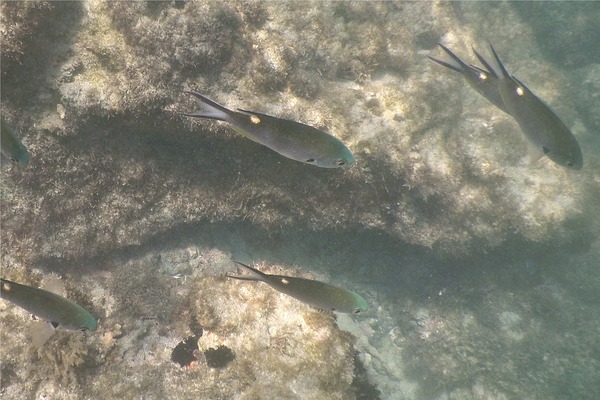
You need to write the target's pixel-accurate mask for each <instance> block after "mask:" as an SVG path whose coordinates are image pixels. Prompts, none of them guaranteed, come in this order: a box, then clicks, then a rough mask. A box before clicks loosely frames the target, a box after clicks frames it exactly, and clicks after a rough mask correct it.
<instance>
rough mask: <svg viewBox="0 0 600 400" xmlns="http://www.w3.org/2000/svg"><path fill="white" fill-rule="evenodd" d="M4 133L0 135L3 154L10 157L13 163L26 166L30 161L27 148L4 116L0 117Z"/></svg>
mask: <svg viewBox="0 0 600 400" xmlns="http://www.w3.org/2000/svg"><path fill="white" fill-rule="evenodd" d="M0 120H1V127H2V133H1V137H0V148H1V150H2V154H3V155H4V156H5V157H7V158H9V159H10V160H11V161H12V162H13V163H15V164H18V165H21V166H26V165H27V164H28V163H29V155H28V154H27V149H26V148H25V146H23V143H21V140H19V137H18V136H17V134H16V133H15V131H14V130H13V129H12V128H11V127H10V125H8V123H7V122H6V121H5V120H4V118H0Z"/></svg>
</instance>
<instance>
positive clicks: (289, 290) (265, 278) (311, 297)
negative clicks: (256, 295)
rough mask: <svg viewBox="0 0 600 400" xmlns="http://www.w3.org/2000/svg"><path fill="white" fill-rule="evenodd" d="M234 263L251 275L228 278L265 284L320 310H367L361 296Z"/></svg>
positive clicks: (309, 280) (330, 286)
mask: <svg viewBox="0 0 600 400" xmlns="http://www.w3.org/2000/svg"><path fill="white" fill-rule="evenodd" d="M236 263H237V264H239V265H241V266H243V267H244V268H246V269H248V270H249V271H250V272H251V273H252V275H249V276H239V275H228V276H229V277H230V278H235V279H241V280H249V281H261V282H265V283H267V284H268V285H270V286H271V287H272V288H274V289H276V290H278V291H280V292H281V293H285V294H287V295H288V296H292V297H293V298H295V299H297V300H300V301H302V302H304V303H307V304H309V305H311V306H313V307H316V308H319V309H322V310H330V311H338V312H343V313H359V312H361V311H365V310H366V309H367V302H366V301H365V299H363V298H362V296H360V295H358V294H356V293H354V292H351V291H349V290H346V289H344V288H341V287H338V286H333V285H330V284H327V283H324V282H319V281H315V280H312V279H305V278H297V277H292V276H283V275H269V274H265V273H264V272H260V271H259V270H257V269H254V268H252V267H250V266H248V265H245V264H242V263H239V262H237V261H236Z"/></svg>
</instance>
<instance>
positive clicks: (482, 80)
mask: <svg viewBox="0 0 600 400" xmlns="http://www.w3.org/2000/svg"><path fill="white" fill-rule="evenodd" d="M438 45H439V46H440V47H441V48H442V50H444V51H445V52H446V53H447V54H448V55H449V56H450V57H452V59H453V60H454V61H455V63H450V62H447V61H443V60H440V59H438V58H434V57H431V56H427V57H429V58H430V59H431V60H432V61H435V62H436V63H438V64H440V65H443V66H444V67H447V68H450V69H452V70H454V71H457V72H460V73H461V74H462V76H463V77H464V78H465V80H466V81H467V83H468V84H469V85H470V86H471V87H472V88H473V89H475V91H476V92H477V93H479V94H480V95H482V96H483V97H485V98H486V99H488V100H489V101H490V102H491V103H492V104H494V105H495V106H496V107H498V108H499V109H500V110H502V111H504V112H505V113H507V114H510V112H509V111H508V109H507V108H506V105H504V101H503V100H502V96H500V91H499V90H498V80H497V79H496V77H495V76H494V75H493V74H492V73H491V72H489V71H486V70H485V69H482V68H479V67H477V66H475V65H467V64H465V63H464V62H463V61H462V60H461V59H460V58H458V56H457V55H456V54H454V53H453V52H451V51H450V49H448V48H447V47H446V46H444V45H443V44H441V43H438Z"/></svg>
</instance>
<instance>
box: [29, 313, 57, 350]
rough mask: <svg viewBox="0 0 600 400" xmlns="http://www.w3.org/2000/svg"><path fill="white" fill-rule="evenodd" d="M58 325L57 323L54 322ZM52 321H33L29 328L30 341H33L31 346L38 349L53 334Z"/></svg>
mask: <svg viewBox="0 0 600 400" xmlns="http://www.w3.org/2000/svg"><path fill="white" fill-rule="evenodd" d="M56 326H58V324H56ZM55 330H56V329H55V326H54V323H51V322H45V321H40V320H37V321H34V322H32V324H31V327H30V328H29V333H30V335H31V342H32V343H33V347H35V348H36V349H39V348H40V347H42V346H43V345H44V344H45V343H46V342H47V341H48V340H49V339H50V338H51V337H52V335H54V331H55Z"/></svg>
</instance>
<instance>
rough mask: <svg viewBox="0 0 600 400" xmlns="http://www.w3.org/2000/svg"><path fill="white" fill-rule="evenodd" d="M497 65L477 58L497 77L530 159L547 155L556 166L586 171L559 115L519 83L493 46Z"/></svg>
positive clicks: (578, 151) (501, 92) (575, 143)
mask: <svg viewBox="0 0 600 400" xmlns="http://www.w3.org/2000/svg"><path fill="white" fill-rule="evenodd" d="M490 48H491V50H492V53H493V55H494V59H495V62H490V61H488V60H486V59H485V58H483V57H482V56H481V55H480V54H479V53H477V52H476V51H475V50H473V51H474V52H475V55H476V56H477V58H479V60H480V61H481V63H482V64H484V66H485V67H486V68H488V69H489V70H490V72H492V73H493V74H494V77H495V78H496V80H497V82H498V91H499V92H500V95H501V96H502V101H503V102H504V104H505V105H506V108H507V109H508V111H509V112H510V115H512V116H513V118H514V119H515V121H517V123H518V124H519V127H520V128H521V130H522V131H523V133H524V134H525V136H526V137H527V139H528V141H529V155H530V159H531V160H532V161H535V160H537V159H539V158H541V157H542V156H544V155H546V156H548V158H550V159H551V160H552V161H554V162H555V163H557V164H559V165H562V166H564V167H568V168H572V169H581V168H582V167H583V156H582V154H581V148H580V147H579V144H578V143H577V140H576V139H575V137H574V136H573V134H572V133H571V131H570V130H569V128H567V126H566V125H565V124H564V123H563V122H562V121H561V120H560V119H559V118H558V117H557V116H556V114H555V113H554V112H553V111H552V110H551V109H550V107H548V106H547V105H546V104H544V102H542V101H541V100H540V99H539V98H538V97H537V96H536V95H535V94H533V92H532V91H531V90H529V88H528V87H527V86H525V85H524V84H523V83H522V82H521V81H520V80H518V79H517V78H515V77H514V76H511V75H510V74H509V73H508V72H507V71H506V68H505V67H504V65H503V64H502V62H501V61H500V57H498V54H497V53H496V51H495V50H494V48H493V47H492V46H491V45H490Z"/></svg>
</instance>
